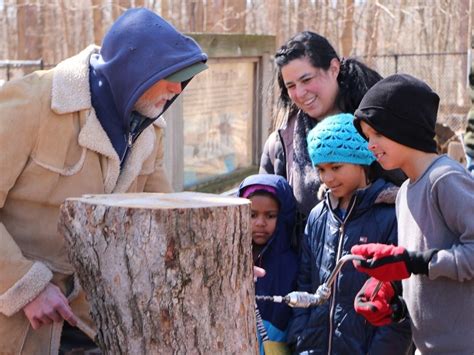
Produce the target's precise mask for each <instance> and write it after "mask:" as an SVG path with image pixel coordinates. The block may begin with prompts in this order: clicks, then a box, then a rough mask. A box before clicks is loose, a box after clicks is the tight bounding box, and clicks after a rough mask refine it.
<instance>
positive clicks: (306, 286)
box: [288, 179, 411, 355]
mask: <svg viewBox="0 0 474 355" xmlns="http://www.w3.org/2000/svg"><path fill="white" fill-rule="evenodd" d="M397 189H398V188H396V187H395V186H394V185H391V184H390V183H387V182H385V181H384V180H382V179H379V180H376V181H375V182H374V183H372V184H371V185H369V186H368V187H367V188H365V189H361V190H358V191H357V192H356V193H355V195H354V196H353V198H352V200H351V202H350V204H349V208H348V210H347V213H346V217H345V219H344V220H342V219H341V218H340V217H338V215H337V214H336V212H335V208H336V207H337V206H336V204H337V199H334V198H333V197H332V196H331V193H330V192H329V193H327V194H326V198H325V200H323V201H321V202H320V203H319V204H318V205H317V206H316V207H315V208H313V210H312V211H311V213H310V215H309V217H308V221H307V224H306V229H305V235H304V238H303V242H302V250H301V256H300V265H299V268H300V269H299V273H298V286H297V289H298V290H300V291H306V292H310V293H314V292H316V289H317V288H318V286H319V285H320V284H322V283H324V282H325V281H327V279H328V276H329V274H330V273H331V271H332V270H333V269H334V266H335V264H336V260H339V259H340V258H341V257H342V256H344V255H346V254H350V250H351V247H352V246H353V245H356V244H362V243H385V244H396V243H397V222H396V216H395V206H394V202H395V197H396V192H397ZM367 279H368V276H367V275H366V274H364V273H361V272H358V271H356V270H355V268H354V266H353V265H352V263H347V264H345V265H344V266H343V268H342V269H341V272H340V273H339V275H338V278H337V281H336V283H335V284H334V287H336V289H334V287H333V288H332V293H331V298H330V299H329V301H328V302H326V303H325V304H323V305H320V306H317V307H311V308H307V309H295V311H294V315H293V318H292V320H291V324H290V326H289V334H288V342H289V343H292V344H293V346H295V349H296V351H297V352H298V353H299V352H303V351H308V354H341V355H342V354H344V355H345V354H354V355H357V354H364V355H365V354H384V355H387V354H394V355H395V354H404V353H405V351H406V350H407V348H408V347H409V345H410V342H411V332H410V325H409V323H408V321H404V322H402V323H400V324H395V325H390V326H384V327H373V326H372V325H370V324H369V323H368V322H367V321H366V320H365V319H364V318H363V317H362V316H361V315H358V314H357V313H356V312H355V310H354V298H355V295H356V294H357V292H358V291H359V290H360V289H361V288H362V286H363V284H364V283H365V281H366V280H367Z"/></svg>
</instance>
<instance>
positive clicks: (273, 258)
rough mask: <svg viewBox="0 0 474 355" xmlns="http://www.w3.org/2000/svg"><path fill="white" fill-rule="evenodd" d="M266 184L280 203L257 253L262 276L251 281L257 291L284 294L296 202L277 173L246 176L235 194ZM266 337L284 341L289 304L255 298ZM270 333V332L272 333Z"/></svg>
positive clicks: (292, 255)
mask: <svg viewBox="0 0 474 355" xmlns="http://www.w3.org/2000/svg"><path fill="white" fill-rule="evenodd" d="M257 184H258V185H267V186H271V187H273V188H275V190H276V193H277V198H278V200H279V203H280V210H279V212H278V217H277V226H276V229H275V232H274V234H273V237H272V238H271V239H270V240H269V241H268V243H267V246H266V247H265V249H264V250H263V251H262V253H261V254H260V255H261V256H260V257H259V258H258V260H257V262H256V263H255V265H256V266H259V267H262V268H264V269H265V271H266V274H265V276H264V277H262V278H259V279H258V280H257V282H256V284H255V293H256V294H257V295H268V296H273V295H280V296H284V295H286V294H288V293H290V292H291V291H293V290H294V289H295V287H296V275H297V262H298V259H297V254H296V252H295V251H293V250H292V248H291V246H290V237H291V235H292V233H293V229H294V225H295V214H296V203H295V198H294V196H293V192H292V190H291V187H290V185H288V183H287V182H286V180H285V179H284V178H282V177H281V176H278V175H267V174H259V175H252V176H249V177H247V178H246V179H245V180H244V181H243V182H242V183H241V184H240V187H239V196H242V194H243V191H244V190H245V188H246V187H248V186H250V185H257ZM257 306H258V308H259V311H260V314H261V316H262V318H263V321H264V324H265V327H266V328H267V332H268V335H269V338H270V340H278V341H285V340H286V329H287V326H288V322H289V319H290V316H291V308H290V307H288V306H287V305H284V304H279V303H272V302H264V301H258V302H257ZM272 335H274V336H272Z"/></svg>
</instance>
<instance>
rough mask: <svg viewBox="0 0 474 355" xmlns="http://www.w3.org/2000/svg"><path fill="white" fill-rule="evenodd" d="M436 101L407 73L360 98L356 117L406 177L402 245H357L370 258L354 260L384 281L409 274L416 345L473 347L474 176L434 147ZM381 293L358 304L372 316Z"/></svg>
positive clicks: (464, 350)
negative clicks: (374, 301)
mask: <svg viewBox="0 0 474 355" xmlns="http://www.w3.org/2000/svg"><path fill="white" fill-rule="evenodd" d="M438 104H439V97H438V95H437V94H436V93H435V92H434V91H433V90H432V89H431V88H430V87H429V86H428V85H427V84H425V83H424V82H422V81H420V80H418V79H416V78H414V77H412V76H410V75H405V74H397V75H392V76H389V77H387V78H386V79H384V80H382V81H380V82H378V83H377V84H376V85H374V86H373V87H372V88H371V89H370V90H369V91H368V92H367V94H366V95H365V96H364V98H363V99H362V102H361V103H360V105H359V108H358V109H357V111H356V112H355V120H354V125H355V126H356V128H357V130H358V131H359V133H360V134H361V135H362V136H363V137H364V138H366V139H367V140H368V142H369V149H370V150H371V151H372V152H373V153H374V155H375V156H376V158H377V160H378V162H379V163H380V164H381V165H382V166H383V168H385V169H394V168H401V169H402V170H403V172H404V173H405V174H406V175H407V176H408V179H407V180H406V181H405V182H404V183H403V185H402V187H401V188H400V191H399V193H398V196H397V201H396V211H397V223H398V243H399V246H388V245H382V244H365V245H358V246H354V247H353V248H352V250H351V252H352V253H353V254H358V255H362V256H364V257H365V258H366V261H362V262H356V263H355V264H356V268H357V269H358V270H359V271H363V272H366V273H368V274H369V275H370V276H373V277H375V278H377V279H379V280H381V281H384V282H390V281H394V280H402V279H403V282H402V283H403V298H404V299H405V301H406V303H407V307H408V311H409V313H410V316H411V321H412V332H413V340H414V342H415V345H416V347H417V349H418V350H417V351H419V352H420V353H422V354H429V353H432V352H436V353H437V354H438V353H443V354H448V353H449V354H472V353H473V349H474V179H473V177H472V176H471V175H470V174H469V173H468V171H467V170H466V169H465V168H464V167H463V166H461V165H460V164H459V163H457V162H456V161H454V160H451V159H450V158H448V157H447V156H446V155H441V156H438V155H437V153H436V144H435V141H434V135H435V133H434V127H435V122H436V114H437V111H438ZM363 290H364V289H362V290H361V293H363V292H364V291H363ZM380 298H381V297H378V295H365V294H359V295H358V300H359V302H358V304H356V310H357V311H358V312H359V313H361V314H363V315H365V316H366V318H367V319H368V320H370V319H371V317H372V318H373V317H374V316H373V310H374V309H376V307H374V305H373V304H372V303H373V300H374V299H376V300H377V301H378V302H380V301H381V299H380ZM382 298H383V297H382ZM361 299H362V300H365V303H364V302H360V300H361ZM382 301H383V300H382ZM390 301H391V300H385V302H387V303H390ZM388 316H389V315H388Z"/></svg>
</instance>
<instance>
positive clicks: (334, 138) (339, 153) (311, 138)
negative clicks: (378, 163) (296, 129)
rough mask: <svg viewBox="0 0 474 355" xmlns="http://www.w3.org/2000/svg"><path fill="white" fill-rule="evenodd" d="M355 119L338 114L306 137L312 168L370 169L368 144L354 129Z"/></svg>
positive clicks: (318, 125) (370, 159)
mask: <svg viewBox="0 0 474 355" xmlns="http://www.w3.org/2000/svg"><path fill="white" fill-rule="evenodd" d="M353 121H354V116H353V115H351V114H348V113H340V114H337V115H334V116H330V117H327V118H325V119H324V120H322V121H321V122H320V123H318V124H317V125H316V127H314V128H313V129H312V130H311V131H310V132H309V134H308V138H307V140H308V152H309V156H310V158H311V162H312V163H313V165H318V164H322V163H350V164H357V165H370V164H372V162H373V161H374V160H375V157H374V155H373V154H372V153H371V152H370V150H369V149H368V143H367V141H365V140H364V139H363V138H362V137H361V136H360V134H359V133H358V132H357V130H356V129H355V127H354V125H353V123H352V122H353Z"/></svg>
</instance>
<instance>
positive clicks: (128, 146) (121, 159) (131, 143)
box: [120, 132, 133, 165]
mask: <svg viewBox="0 0 474 355" xmlns="http://www.w3.org/2000/svg"><path fill="white" fill-rule="evenodd" d="M125 140H126V141H127V147H126V148H125V151H124V152H123V155H122V158H120V165H122V164H123V162H124V160H125V157H126V156H127V153H128V151H129V149H131V148H132V145H133V135H132V132H128V137H126V138H125Z"/></svg>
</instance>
